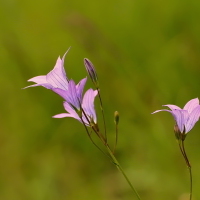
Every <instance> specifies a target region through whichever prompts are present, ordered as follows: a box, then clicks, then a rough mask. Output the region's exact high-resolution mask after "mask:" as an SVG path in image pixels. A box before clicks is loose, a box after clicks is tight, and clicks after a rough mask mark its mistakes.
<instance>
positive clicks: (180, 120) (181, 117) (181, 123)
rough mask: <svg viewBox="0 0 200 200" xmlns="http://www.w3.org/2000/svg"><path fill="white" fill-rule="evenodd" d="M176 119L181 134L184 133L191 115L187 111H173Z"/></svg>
mask: <svg viewBox="0 0 200 200" xmlns="http://www.w3.org/2000/svg"><path fill="white" fill-rule="evenodd" d="M172 114H173V116H174V119H175V121H176V123H177V125H178V127H179V130H180V132H181V133H183V132H184V129H185V124H186V122H187V120H188V117H189V114H188V112H187V111H186V110H172Z"/></svg>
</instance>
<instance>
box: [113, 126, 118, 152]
mask: <svg viewBox="0 0 200 200" xmlns="http://www.w3.org/2000/svg"><path fill="white" fill-rule="evenodd" d="M117 141H118V125H117V124H115V146H114V149H113V154H114V153H115V149H116V146H117Z"/></svg>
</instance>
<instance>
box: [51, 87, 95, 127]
mask: <svg viewBox="0 0 200 200" xmlns="http://www.w3.org/2000/svg"><path fill="white" fill-rule="evenodd" d="M96 95H97V90H93V89H89V90H87V91H86V93H85V95H84V97H83V100H82V101H81V107H82V109H83V112H82V115H81V116H82V120H81V118H80V115H79V114H77V112H76V110H75V109H74V108H73V107H72V106H71V105H70V104H69V102H68V101H65V102H64V104H63V105H64V108H65V110H66V111H67V112H68V113H61V114H58V115H55V116H53V117H54V118H63V117H73V118H75V119H77V120H78V121H80V122H81V123H82V121H83V122H84V123H85V125H87V126H92V124H96V123H97V117H96V112H95V109H94V99H95V97H96ZM85 115H86V116H85Z"/></svg>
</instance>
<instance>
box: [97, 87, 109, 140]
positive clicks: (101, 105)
mask: <svg viewBox="0 0 200 200" xmlns="http://www.w3.org/2000/svg"><path fill="white" fill-rule="evenodd" d="M97 92H98V97H99V101H100V108H101V113H102V117H103V125H104V133H105V140H106V142H107V131H106V120H105V116H104V110H103V102H102V100H101V95H100V90H99V88H97Z"/></svg>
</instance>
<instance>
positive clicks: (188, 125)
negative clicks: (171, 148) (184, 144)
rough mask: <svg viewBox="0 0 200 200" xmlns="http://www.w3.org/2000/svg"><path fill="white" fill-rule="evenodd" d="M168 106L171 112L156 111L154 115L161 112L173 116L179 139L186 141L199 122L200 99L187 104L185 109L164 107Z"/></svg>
mask: <svg viewBox="0 0 200 200" xmlns="http://www.w3.org/2000/svg"><path fill="white" fill-rule="evenodd" d="M164 106H167V107H168V108H169V109H171V110H167V109H163V110H156V111H155V112H153V113H152V114H154V113H157V112H160V111H167V112H170V113H171V114H172V116H173V117H174V120H175V122H176V124H175V127H174V131H175V135H176V137H177V139H179V140H180V139H181V140H184V139H185V137H186V134H187V133H188V132H189V131H190V130H191V129H192V128H193V127H194V125H195V124H196V122H197V121H198V120H199V117H200V105H199V99H198V98H195V99H192V100H190V101H188V102H187V103H186V105H185V106H184V108H183V109H181V108H180V107H178V106H176V105H171V104H168V105H164Z"/></svg>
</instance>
